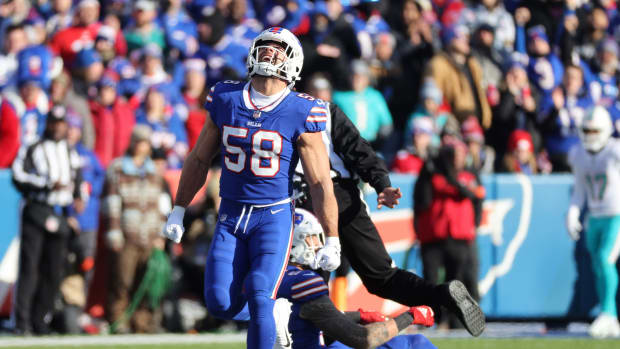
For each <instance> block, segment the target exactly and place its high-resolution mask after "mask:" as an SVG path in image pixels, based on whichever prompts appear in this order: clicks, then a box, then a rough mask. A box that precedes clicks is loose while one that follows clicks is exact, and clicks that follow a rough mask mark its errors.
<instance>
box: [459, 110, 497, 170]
mask: <svg viewBox="0 0 620 349" xmlns="http://www.w3.org/2000/svg"><path fill="white" fill-rule="evenodd" d="M461 133H462V134H463V139H464V141H465V143H466V144H467V160H466V164H467V167H468V168H469V169H470V170H471V171H473V172H474V173H476V174H481V173H492V172H493V163H494V162H495V151H494V150H493V148H491V147H489V146H486V145H485V144H484V132H483V130H482V127H481V126H480V123H478V120H477V119H476V117H475V116H470V117H469V118H467V119H466V120H465V121H464V122H463V124H462V125H461Z"/></svg>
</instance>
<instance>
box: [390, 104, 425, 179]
mask: <svg viewBox="0 0 620 349" xmlns="http://www.w3.org/2000/svg"><path fill="white" fill-rule="evenodd" d="M412 125H413V132H412V133H413V142H412V144H411V145H409V146H408V147H407V148H406V149H402V150H400V151H399V152H398V153H396V158H394V162H393V163H392V168H391V170H392V171H393V172H397V173H408V174H413V175H417V174H419V173H420V170H421V169H422V166H423V165H424V161H425V160H426V159H427V157H428V153H429V148H430V146H431V140H432V137H433V136H434V135H435V127H434V124H433V120H432V119H431V118H430V117H428V116H422V117H417V118H415V119H413V122H412Z"/></svg>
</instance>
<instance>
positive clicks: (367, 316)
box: [357, 308, 389, 325]
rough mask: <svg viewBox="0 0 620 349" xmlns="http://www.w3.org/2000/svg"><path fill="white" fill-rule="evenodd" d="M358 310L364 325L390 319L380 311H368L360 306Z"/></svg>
mask: <svg viewBox="0 0 620 349" xmlns="http://www.w3.org/2000/svg"><path fill="white" fill-rule="evenodd" d="M357 311H359V313H360V322H361V323H362V324H363V325H367V324H372V323H374V322H384V321H388V320H389V318H388V317H387V316H385V315H383V314H381V313H380V312H378V311H366V310H364V309H362V308H359V309H358V310H357Z"/></svg>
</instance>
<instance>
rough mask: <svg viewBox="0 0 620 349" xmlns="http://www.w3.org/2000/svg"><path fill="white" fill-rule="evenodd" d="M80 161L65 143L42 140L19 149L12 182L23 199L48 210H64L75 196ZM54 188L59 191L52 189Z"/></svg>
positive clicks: (63, 141) (78, 180) (77, 187)
mask: <svg viewBox="0 0 620 349" xmlns="http://www.w3.org/2000/svg"><path fill="white" fill-rule="evenodd" d="M80 166H81V162H80V157H79V155H78V153H77V152H76V151H75V149H73V148H71V147H69V145H68V144H67V141H66V140H61V141H57V142H56V141H54V140H51V139H42V140H40V141H38V142H36V143H34V144H32V145H30V146H28V147H23V148H22V149H20V151H19V154H18V155H17V158H16V159H15V161H14V163H13V181H14V183H15V185H16V186H17V188H18V189H19V190H20V191H21V192H22V194H23V195H24V197H26V198H27V199H29V200H34V201H38V202H42V203H46V204H48V205H50V206H63V207H64V206H68V205H71V204H72V203H73V198H74V197H77V196H78V195H77V194H78V193H79V185H80V184H81V173H80ZM56 184H59V185H60V188H59V189H58V188H57V189H54V187H55V186H56Z"/></svg>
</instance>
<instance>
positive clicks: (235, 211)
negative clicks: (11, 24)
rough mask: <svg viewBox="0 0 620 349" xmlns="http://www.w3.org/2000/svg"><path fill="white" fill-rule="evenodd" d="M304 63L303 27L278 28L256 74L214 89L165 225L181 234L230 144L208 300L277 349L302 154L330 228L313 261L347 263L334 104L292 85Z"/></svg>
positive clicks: (253, 55) (269, 33)
mask: <svg viewBox="0 0 620 349" xmlns="http://www.w3.org/2000/svg"><path fill="white" fill-rule="evenodd" d="M302 65H303V52H302V49H301V45H300V43H299V40H298V39H297V38H296V37H295V35H293V34H292V33H291V32H290V31H288V30H286V29H284V28H281V27H273V28H269V29H267V30H265V31H263V32H261V33H260V34H259V35H258V36H257V37H256V38H255V39H254V41H253V43H252V46H251V48H250V52H249V55H248V59H247V66H248V72H249V76H250V81H249V82H245V83H244V82H238V81H224V82H222V83H218V84H216V85H215V86H214V87H213V88H212V89H211V92H210V93H209V95H208V96H207V103H206V106H205V108H206V109H207V111H208V114H207V118H206V122H205V126H204V128H203V130H202V132H201V134H200V137H199V139H198V141H197V144H196V147H195V148H194V149H193V150H192V152H191V153H190V154H189V155H188V158H187V159H186V161H185V164H184V165H183V171H182V173H181V180H180V183H179V189H178V192H177V197H176V199H175V207H174V209H173V211H172V212H171V214H170V216H169V217H168V222H167V223H166V226H165V227H164V230H163V235H165V236H166V237H168V238H170V239H171V240H174V241H175V242H177V243H178V242H179V241H180V240H181V236H182V234H183V231H184V230H183V215H184V212H185V207H186V206H187V205H188V204H189V203H190V201H191V200H192V198H193V197H194V195H195V194H196V192H197V191H198V189H199V188H200V187H201V186H202V185H203V184H204V183H205V179H206V176H207V171H208V169H209V167H210V165H211V160H212V158H213V157H214V155H215V154H216V152H217V151H218V148H221V150H220V151H221V159H222V164H221V166H222V176H221V180H220V196H221V197H222V201H221V205H220V210H219V219H218V223H217V226H216V230H215V236H214V238H213V242H212V244H211V249H210V251H209V255H208V257H207V262H206V270H205V291H204V292H205V300H206V304H207V308H208V310H209V312H211V314H213V315H215V316H217V317H221V318H225V319H235V320H250V325H249V329H248V338H247V344H248V348H268V349H271V348H272V346H273V343H274V341H275V324H274V319H273V304H274V302H275V297H276V294H277V291H278V287H279V286H280V282H281V280H282V276H283V275H284V271H285V270H286V266H287V264H288V256H289V248H290V245H291V241H292V235H293V213H294V208H293V203H292V201H291V197H292V195H293V186H292V180H291V179H292V175H293V173H294V170H295V166H296V165H297V162H298V160H299V159H301V163H302V166H303V168H304V173H305V174H306V177H307V178H309V185H310V187H311V189H310V190H311V192H312V197H313V198H317V200H316V204H315V205H314V207H313V209H314V210H315V212H316V213H317V216H318V218H319V221H320V222H321V224H322V225H323V228H324V229H325V232H326V235H327V241H326V244H325V246H324V247H323V248H322V249H321V250H320V251H319V252H318V253H317V256H316V259H315V261H314V263H315V265H316V266H317V267H321V268H323V269H326V270H334V269H336V268H337V267H338V265H339V264H340V242H339V240H338V209H337V204H336V199H335V197H334V193H333V183H332V181H331V178H330V174H329V160H328V155H327V151H326V148H325V145H324V144H323V141H322V134H321V131H323V130H324V129H325V123H326V121H327V112H326V110H325V103H324V102H323V101H321V100H319V99H315V98H314V97H312V96H309V95H307V94H302V93H297V92H294V91H292V90H291V88H292V86H293V84H294V83H295V81H296V80H298V79H299V74H300V72H301V68H302ZM315 195H316V196H315Z"/></svg>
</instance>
